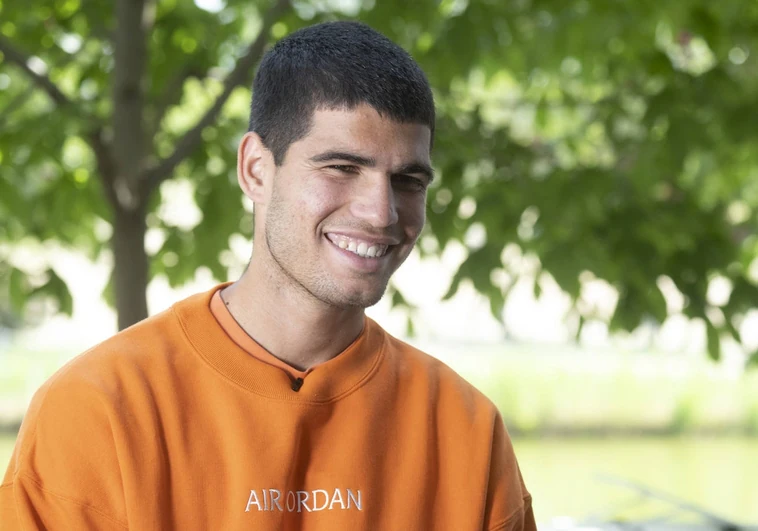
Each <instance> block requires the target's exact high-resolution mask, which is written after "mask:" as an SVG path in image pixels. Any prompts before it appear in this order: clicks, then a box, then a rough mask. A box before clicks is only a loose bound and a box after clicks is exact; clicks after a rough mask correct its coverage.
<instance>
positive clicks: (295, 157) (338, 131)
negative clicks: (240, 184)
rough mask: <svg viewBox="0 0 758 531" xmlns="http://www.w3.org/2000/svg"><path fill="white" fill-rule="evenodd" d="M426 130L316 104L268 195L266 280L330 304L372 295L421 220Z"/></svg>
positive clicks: (362, 110) (369, 112) (427, 170)
mask: <svg viewBox="0 0 758 531" xmlns="http://www.w3.org/2000/svg"><path fill="white" fill-rule="evenodd" d="M430 135H431V132H430V130H429V128H428V127H427V126H424V125H419V124H407V123H399V122H396V121H394V120H391V119H387V118H383V117H382V116H380V115H379V113H378V112H377V111H376V110H375V109H373V108H372V107H370V106H368V105H361V106H358V107H356V108H355V109H353V110H318V111H316V112H315V113H314V116H313V119H312V127H311V130H310V132H309V134H308V135H307V136H306V137H305V138H302V139H300V140H298V141H297V142H294V143H293V144H292V145H291V146H290V147H289V149H288V151H287V154H286V156H285V158H284V161H283V162H282V164H281V166H279V167H278V168H277V171H276V175H275V176H274V178H273V179H272V180H271V184H270V187H271V188H270V194H267V195H268V196H269V199H268V200H267V201H266V203H267V204H266V205H265V212H264V214H263V221H264V223H265V227H264V228H263V233H264V235H265V241H266V248H267V250H268V253H269V255H270V258H272V260H270V261H268V262H270V264H271V267H273V268H274V269H277V270H278V271H272V273H274V274H273V275H272V279H277V281H278V280H281V282H282V283H287V284H294V285H297V286H299V287H300V288H302V289H304V290H305V291H306V292H307V293H309V294H310V295H311V296H313V297H315V298H316V299H318V300H320V301H322V302H324V303H326V304H328V305H330V306H334V307H338V308H343V309H345V308H350V307H360V308H366V307H368V306H371V305H373V304H375V303H376V302H378V301H379V299H380V298H381V297H382V294H383V293H384V291H385V289H386V287H387V282H388V281H389V278H390V276H391V275H392V273H394V272H395V270H396V269H397V268H398V267H399V266H400V264H402V263H403V261H404V260H405V259H406V258H407V257H408V254H409V253H410V252H411V249H412V248H413V245H414V244H415V242H416V239H417V238H418V236H419V233H420V232H421V229H422V227H423V226H424V221H425V206H426V188H427V186H428V184H429V182H430V180H431V166H430V159H429V145H430ZM256 232H258V231H256ZM282 287H283V286H282Z"/></svg>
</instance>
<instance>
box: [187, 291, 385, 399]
mask: <svg viewBox="0 0 758 531" xmlns="http://www.w3.org/2000/svg"><path fill="white" fill-rule="evenodd" d="M226 285H228V283H227V284H222V285H219V286H215V287H214V288H213V289H211V290H210V291H207V292H204V293H199V294H197V295H193V296H191V297H189V298H187V299H185V300H183V301H180V302H178V303H176V304H175V305H174V306H173V307H172V310H173V312H174V313H175V315H176V316H177V318H178V319H179V322H180V323H181V326H182V329H183V330H184V333H185V335H186V336H187V339H188V340H189V342H190V344H191V345H192V346H193V347H194V349H195V351H196V352H197V353H198V354H199V355H200V357H201V358H203V360H205V362H207V363H208V364H209V365H210V366H212V367H213V368H214V369H215V370H216V371H217V372H219V373H220V374H221V375H222V376H224V377H225V378H226V379H228V380H230V381H231V382H233V383H235V384H236V385H239V386H240V387H243V388H245V389H247V390H248V391H250V392H252V393H255V394H258V395H261V396H264V397H267V398H272V399H276V400H285V401H292V402H306V403H316V404H319V403H328V402H333V401H336V400H339V399H340V398H343V397H345V396H347V395H349V394H351V393H352V392H353V391H355V390H356V389H358V388H360V387H361V386H362V385H363V384H364V383H366V382H367V381H368V380H369V379H370V378H371V377H372V376H373V375H374V374H375V373H376V371H377V370H378V368H379V366H380V364H381V361H382V359H383V357H384V345H385V332H384V331H383V330H382V329H381V328H380V327H379V325H377V324H376V323H375V322H374V321H373V320H371V319H369V318H368V317H364V326H363V331H362V332H361V333H360V335H359V336H358V337H357V338H356V339H355V341H353V343H351V344H350V345H349V346H348V347H347V348H346V349H345V350H343V351H342V352H341V353H339V354H338V355H337V356H335V357H334V358H332V359H331V360H329V361H326V362H324V363H322V364H320V365H318V366H316V367H315V368H314V369H313V370H312V371H311V372H310V373H309V374H308V375H307V376H306V377H305V379H304V381H303V383H302V386H301V387H300V389H299V390H298V391H294V390H293V389H292V380H291V378H290V376H289V375H288V374H287V373H286V372H285V371H283V370H282V369H280V368H278V367H274V366H271V365H269V364H267V363H265V362H263V361H261V360H259V359H256V358H255V357H254V356H251V355H250V354H249V353H248V352H246V351H245V350H244V349H242V348H241V347H240V346H239V345H237V344H236V343H235V342H234V341H233V340H232V338H230V337H229V336H228V335H227V334H226V332H225V331H224V329H223V328H222V327H221V326H220V325H219V324H218V321H216V319H215V318H214V317H213V314H212V312H211V309H210V302H211V298H212V297H213V294H214V293H215V292H216V291H217V290H219V289H223V288H224V287H225V286H226ZM258 348H260V349H261V352H265V350H264V349H263V347H261V346H260V345H258Z"/></svg>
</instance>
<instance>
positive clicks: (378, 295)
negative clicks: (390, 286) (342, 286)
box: [329, 289, 385, 309]
mask: <svg viewBox="0 0 758 531" xmlns="http://www.w3.org/2000/svg"><path fill="white" fill-rule="evenodd" d="M384 291H385V290H384V289H382V290H381V291H376V292H367V291H354V292H349V293H341V294H339V295H338V296H337V297H332V300H331V301H329V302H330V303H331V304H332V305H333V306H337V307H339V308H344V309H349V308H369V307H371V306H373V305H375V304H376V303H378V302H379V301H380V300H381V299H382V296H383V295H384Z"/></svg>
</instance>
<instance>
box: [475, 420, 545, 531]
mask: <svg viewBox="0 0 758 531" xmlns="http://www.w3.org/2000/svg"><path fill="white" fill-rule="evenodd" d="M492 441H493V442H492V454H491V457H490V478H489V487H488V490H487V506H486V509H485V527H484V530H485V531H536V530H537V526H536V524H535V520H534V512H533V511H532V497H531V495H530V494H529V492H528V491H527V490H526V486H525V485H524V480H523V478H522V477H521V471H520V470H519V467H518V462H517V461H516V454H515V453H514V451H513V445H512V444H511V440H510V437H509V436H508V432H507V431H506V429H505V425H504V424H503V419H502V418H501V416H500V414H499V413H498V414H497V415H496V417H495V425H494V434H493V438H492Z"/></svg>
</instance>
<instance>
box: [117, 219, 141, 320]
mask: <svg viewBox="0 0 758 531" xmlns="http://www.w3.org/2000/svg"><path fill="white" fill-rule="evenodd" d="M114 214H115V215H114V219H115V224H114V227H113V239H112V242H111V244H112V246H113V286H114V290H115V296H116V313H117V314H118V329H119V330H123V329H124V328H127V327H129V326H131V325H133V324H134V323H136V322H138V321H141V320H142V319H144V318H145V317H147V273H148V269H147V268H148V262H147V253H146V252H145V228H146V226H145V212H144V208H137V209H135V210H126V209H124V208H116V209H115V212H114Z"/></svg>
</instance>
